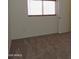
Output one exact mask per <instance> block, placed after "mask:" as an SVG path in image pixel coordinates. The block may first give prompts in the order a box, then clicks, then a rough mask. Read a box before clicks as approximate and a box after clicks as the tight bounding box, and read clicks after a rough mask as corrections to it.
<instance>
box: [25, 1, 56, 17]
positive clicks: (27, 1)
mask: <svg viewBox="0 0 79 59" xmlns="http://www.w3.org/2000/svg"><path fill="white" fill-rule="evenodd" d="M42 6H43V5H42ZM27 16H29V17H32V16H56V1H55V14H51V15H49V14H48V15H43V14H42V15H28V0H27Z"/></svg>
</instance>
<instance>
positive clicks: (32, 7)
mask: <svg viewBox="0 0 79 59" xmlns="http://www.w3.org/2000/svg"><path fill="white" fill-rule="evenodd" d="M55 2H56V0H28V15H55V14H56V13H55Z"/></svg>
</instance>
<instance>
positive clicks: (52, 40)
mask: <svg viewBox="0 0 79 59" xmlns="http://www.w3.org/2000/svg"><path fill="white" fill-rule="evenodd" d="M11 54H13V55H14V56H13V55H11ZM8 59H71V34H70V33H62V34H50V35H44V36H38V37H30V38H24V39H18V40H13V41H12V45H11V49H10V53H9V58H8Z"/></svg>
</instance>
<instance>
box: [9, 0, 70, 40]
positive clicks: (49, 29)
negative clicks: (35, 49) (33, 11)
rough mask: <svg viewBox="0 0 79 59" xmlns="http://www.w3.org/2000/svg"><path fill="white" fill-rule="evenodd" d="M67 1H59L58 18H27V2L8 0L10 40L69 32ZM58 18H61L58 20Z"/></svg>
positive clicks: (24, 0) (23, 0)
mask: <svg viewBox="0 0 79 59" xmlns="http://www.w3.org/2000/svg"><path fill="white" fill-rule="evenodd" d="M68 1H69V0H59V3H60V4H59V6H60V9H59V15H60V16H36V17H35V16H34V17H28V16H27V13H25V10H26V9H27V0H9V33H10V39H18V38H25V37H30V36H38V35H43V34H50V33H57V32H68V31H70V26H69V24H70V22H69V21H70V18H69V17H70V16H69V7H68V6H69V3H68ZM26 11H27V10H26ZM58 17H62V18H61V19H58ZM58 21H59V23H58ZM58 26H59V27H58Z"/></svg>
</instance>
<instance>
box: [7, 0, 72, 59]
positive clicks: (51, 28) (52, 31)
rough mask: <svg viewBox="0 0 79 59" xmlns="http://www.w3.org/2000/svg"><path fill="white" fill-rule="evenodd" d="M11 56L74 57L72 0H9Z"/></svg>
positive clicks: (32, 58)
mask: <svg viewBox="0 0 79 59" xmlns="http://www.w3.org/2000/svg"><path fill="white" fill-rule="evenodd" d="M8 27H9V30H8V33H9V35H8V37H9V39H8V59H71V0H8Z"/></svg>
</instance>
